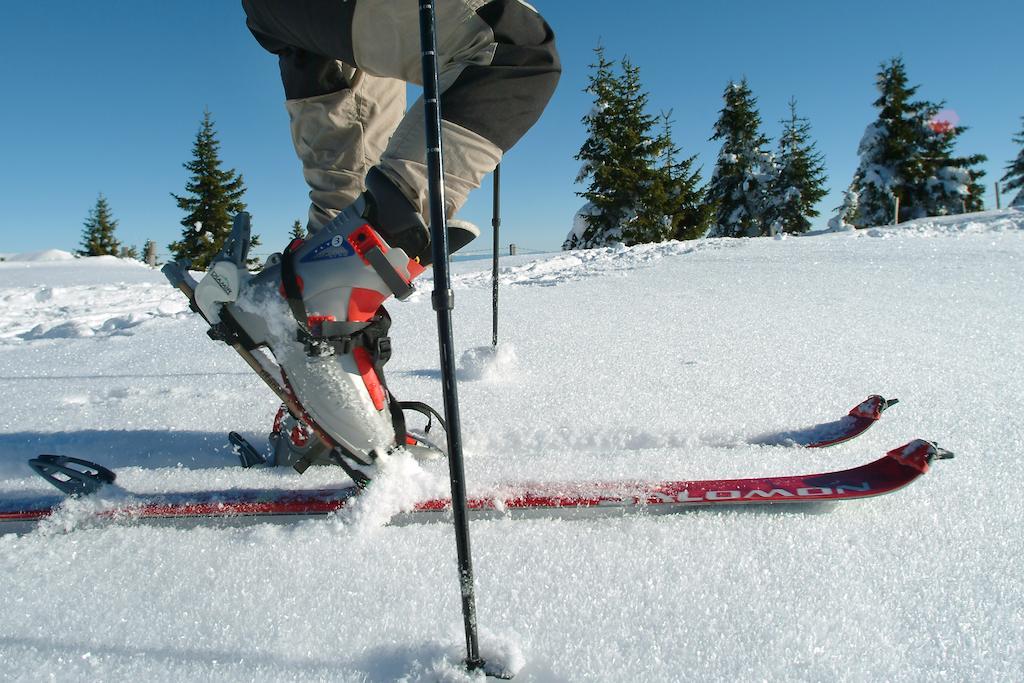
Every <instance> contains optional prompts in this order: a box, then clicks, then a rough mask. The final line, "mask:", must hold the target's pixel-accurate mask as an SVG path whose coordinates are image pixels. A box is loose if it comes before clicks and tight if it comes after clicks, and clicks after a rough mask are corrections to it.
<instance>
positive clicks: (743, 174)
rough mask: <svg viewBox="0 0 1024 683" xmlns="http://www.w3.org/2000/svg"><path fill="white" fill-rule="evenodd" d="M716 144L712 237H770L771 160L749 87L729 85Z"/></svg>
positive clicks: (711, 189)
mask: <svg viewBox="0 0 1024 683" xmlns="http://www.w3.org/2000/svg"><path fill="white" fill-rule="evenodd" d="M723 97H724V99H725V106H723V107H722V110H721V112H720V115H719V118H718V121H717V122H716V123H715V134H714V135H712V136H711V139H712V140H721V141H722V148H721V150H720V151H719V153H718V161H717V163H716V164H715V171H714V173H713V174H712V176H711V182H710V184H709V187H708V199H709V200H710V201H711V202H713V203H714V205H715V207H716V208H715V219H714V225H713V226H712V228H711V233H710V234H711V235H712V236H714V237H754V236H756V235H764V234H767V231H768V226H767V225H766V222H765V215H764V214H765V194H766V190H767V183H768V181H769V179H770V178H771V173H772V160H771V156H770V155H769V154H768V153H767V152H766V151H765V150H764V147H765V145H767V144H768V138H766V137H765V136H764V135H763V134H762V133H761V116H760V114H758V112H757V100H756V99H755V98H754V95H753V93H752V92H751V90H750V86H749V85H748V84H747V79H745V78H744V79H743V80H742V81H740V82H739V83H729V85H728V86H727V87H726V89H725V94H724V95H723Z"/></svg>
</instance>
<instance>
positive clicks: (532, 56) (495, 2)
mask: <svg viewBox="0 0 1024 683" xmlns="http://www.w3.org/2000/svg"><path fill="white" fill-rule="evenodd" d="M477 15H478V16H479V17H480V18H481V19H482V20H483V21H484V22H485V23H486V24H487V25H488V26H489V27H490V29H491V31H492V32H493V33H494V42H495V43H497V49H496V53H495V55H494V60H493V61H492V64H493V65H496V66H518V67H523V68H529V69H531V70H538V71H541V72H547V73H548V74H551V75H552V76H553V77H554V80H555V81H557V80H558V75H559V74H560V73H561V72H562V64H561V61H560V60H559V57H558V50H557V49H556V47H555V33H554V31H552V30H551V27H550V26H548V23H547V22H546V21H544V18H543V17H541V16H540V15H539V14H538V13H537V11H536V10H534V9H533V8H532V7H530V6H529V5H527V4H526V3H524V2H522V1H521V0H491V2H488V3H487V4H485V5H483V6H481V7H480V8H479V9H477Z"/></svg>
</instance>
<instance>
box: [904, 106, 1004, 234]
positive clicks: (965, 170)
mask: <svg viewBox="0 0 1024 683" xmlns="http://www.w3.org/2000/svg"><path fill="white" fill-rule="evenodd" d="M941 106H942V105H941V104H934V105H931V106H930V107H929V112H928V114H929V116H928V124H929V125H928V127H927V129H926V132H925V142H924V148H923V151H922V165H921V167H922V169H923V171H924V174H925V177H924V182H923V185H922V187H921V189H920V193H921V199H920V201H919V206H920V211H919V212H918V213H919V214H920V215H919V216H917V217H922V216H949V215H954V214H960V213H966V212H970V211H981V210H982V209H984V202H983V197H984V194H985V188H984V186H983V185H982V184H981V182H980V179H981V178H982V177H984V175H985V171H983V170H982V169H980V168H974V167H976V166H977V165H978V164H981V163H984V162H985V161H987V157H986V156H985V155H984V154H973V155H971V156H966V157H957V156H954V155H953V147H954V143H955V142H956V139H957V138H958V137H959V136H960V135H962V134H963V132H964V131H966V130H967V128H966V127H964V126H956V125H953V124H951V123H949V122H948V121H942V120H938V119H936V115H937V114H938V112H939V109H940V108H941Z"/></svg>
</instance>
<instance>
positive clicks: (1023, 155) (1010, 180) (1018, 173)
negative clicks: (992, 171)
mask: <svg viewBox="0 0 1024 683" xmlns="http://www.w3.org/2000/svg"><path fill="white" fill-rule="evenodd" d="M1020 120H1021V122H1022V124H1024V116H1022V117H1021V119H1020ZM1013 141H1014V142H1016V143H1017V144H1018V145H1020V146H1021V148H1020V153H1019V154H1017V158H1016V159H1014V160H1013V161H1012V162H1010V163H1009V164H1007V166H1006V175H1004V176H1003V177H1002V178H1001V180H1002V182H1003V192H1012V191H1013V190H1017V189H1020V192H1018V193H1017V196H1016V197H1014V199H1013V201H1012V202H1011V203H1010V206H1019V207H1021V208H1024V125H1021V129H1020V133H1018V134H1017V135H1015V136H1013Z"/></svg>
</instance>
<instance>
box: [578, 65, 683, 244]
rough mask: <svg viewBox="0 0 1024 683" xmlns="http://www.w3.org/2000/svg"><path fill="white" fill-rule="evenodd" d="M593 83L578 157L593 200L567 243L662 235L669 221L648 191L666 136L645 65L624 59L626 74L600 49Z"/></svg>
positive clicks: (581, 176)
mask: <svg viewBox="0 0 1024 683" xmlns="http://www.w3.org/2000/svg"><path fill="white" fill-rule="evenodd" d="M594 52H595V53H596V55H597V62H596V63H595V64H592V65H591V68H592V69H593V72H592V73H591V75H590V79H589V81H588V84H587V87H586V88H585V90H584V92H588V93H590V94H591V95H593V97H594V107H593V109H591V111H590V112H589V113H588V114H587V115H586V116H584V117H583V123H584V125H585V126H586V128H587V132H588V135H587V139H586V141H585V142H584V143H583V146H582V147H581V148H580V151H579V153H578V154H577V155H576V159H577V160H578V161H581V162H582V165H581V167H580V171H579V174H578V175H577V177H576V182H578V183H584V182H586V183H587V189H586V190H585V191H583V192H579V193H577V194H579V195H580V196H581V197H584V198H585V199H586V200H587V204H586V205H585V206H584V207H583V208H582V209H581V210H580V212H579V213H577V216H576V221H575V224H574V226H573V231H572V232H571V233H570V234H569V236H568V238H567V239H566V241H565V243H564V244H563V245H562V248H563V249H579V248H592V247H601V246H605V245H608V244H613V243H615V242H626V243H627V244H635V243H638V242H648V241H657V240H658V239H664V238H663V237H660V234H661V233H662V232H663V230H664V227H663V226H662V225H661V224H660V223H659V221H658V220H657V218H656V217H652V214H651V212H649V211H645V207H644V202H645V197H646V195H647V193H648V192H649V191H650V189H651V187H652V185H653V184H654V182H655V175H656V174H655V171H654V161H655V160H656V159H657V157H658V155H659V154H660V152H661V150H660V147H659V145H660V138H659V137H657V136H655V135H654V134H653V132H652V131H653V129H654V126H655V125H656V122H657V118H656V117H654V116H652V115H650V114H648V113H647V112H646V111H645V109H646V107H647V93H645V92H644V91H643V88H642V86H641V83H640V70H639V68H638V67H636V66H635V65H633V63H632V62H630V61H629V59H628V58H623V59H622V61H621V62H620V66H621V74H619V73H616V71H615V69H614V66H615V64H614V63H613V62H610V61H608V59H607V58H606V57H605V53H604V48H602V47H598V48H596V49H595V50H594Z"/></svg>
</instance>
